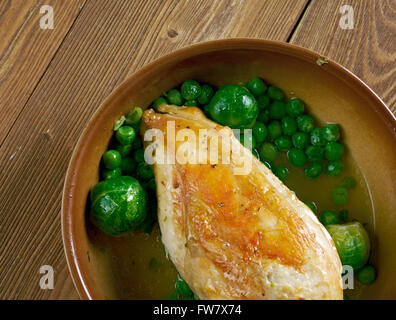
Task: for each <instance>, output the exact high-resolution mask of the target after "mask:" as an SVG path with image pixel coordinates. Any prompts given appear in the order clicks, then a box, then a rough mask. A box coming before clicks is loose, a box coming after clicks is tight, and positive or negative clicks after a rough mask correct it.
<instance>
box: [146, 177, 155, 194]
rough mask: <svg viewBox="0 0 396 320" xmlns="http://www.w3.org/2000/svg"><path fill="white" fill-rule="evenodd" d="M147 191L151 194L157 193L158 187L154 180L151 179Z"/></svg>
mask: <svg viewBox="0 0 396 320" xmlns="http://www.w3.org/2000/svg"><path fill="white" fill-rule="evenodd" d="M147 189H148V190H149V191H151V192H155V191H156V190H157V185H156V183H155V179H154V178H152V179H150V181H149V182H147Z"/></svg>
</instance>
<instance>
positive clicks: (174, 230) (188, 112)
mask: <svg viewBox="0 0 396 320" xmlns="http://www.w3.org/2000/svg"><path fill="white" fill-rule="evenodd" d="M150 129H153V130H150ZM204 129H206V131H205V130H204ZM141 130H142V131H141V134H142V135H144V139H145V140H148V141H145V146H146V147H147V148H146V152H148V151H147V150H149V149H150V148H149V147H150V146H151V151H152V158H155V157H158V158H157V159H156V160H157V161H156V162H155V163H153V169H154V173H155V179H156V184H157V198H158V221H159V226H160V229H161V235H162V241H163V244H164V246H165V249H166V251H167V253H168V255H169V257H170V259H171V260H172V262H173V263H174V265H175V266H176V268H177V271H178V272H179V274H180V275H181V277H182V278H183V279H184V280H185V281H186V282H187V283H188V284H189V286H190V287H191V289H192V290H193V291H194V293H195V294H196V295H198V296H199V298H200V299H256V300H257V299H342V298H343V290H342V278H341V272H342V265H341V262H340V259H339V256H338V254H337V250H336V248H335V245H334V242H333V240H332V239H331V237H330V235H329V234H328V232H327V231H326V229H325V228H324V227H323V225H322V224H321V223H320V222H319V221H318V219H317V217H316V216H315V215H314V214H313V212H312V211H311V210H310V209H309V208H308V207H307V206H306V205H305V204H304V203H303V202H301V201H300V200H299V199H298V198H297V197H296V195H295V194H294V192H292V191H291V190H289V189H288V188H287V187H286V186H285V185H284V184H283V183H282V182H281V181H280V180H279V179H278V178H277V177H276V176H275V175H274V174H273V173H272V172H271V170H269V169H268V168H267V167H266V166H265V165H264V164H262V163H261V162H260V161H259V160H258V159H257V158H256V157H254V156H253V155H252V153H251V152H250V151H249V150H248V149H246V148H244V147H242V146H241V147H240V152H239V154H238V153H236V152H235V153H234V149H233V148H231V151H230V154H231V155H232V156H231V160H230V161H228V162H227V161H225V156H224V153H222V150H223V149H222V147H223V146H224V145H225V142H224V141H231V142H232V144H234V145H235V144H237V145H239V146H240V144H239V141H238V140H237V139H236V138H235V137H234V134H233V132H232V130H231V129H230V128H228V127H223V126H220V125H218V124H217V123H215V122H213V121H211V120H209V119H207V118H206V117H205V115H204V113H203V112H202V111H201V110H200V109H198V108H196V107H176V106H170V105H162V106H160V107H159V108H158V112H155V111H154V110H153V109H148V110H146V111H145V112H144V114H143V118H142V128H141ZM182 130H184V131H185V132H184V133H183V134H182V135H179V133H181V132H182ZM186 130H188V132H187V131H186ZM202 130H203V132H206V133H205V134H204V135H203V137H204V138H203V139H198V138H197V139H195V140H194V139H193V140H191V141H190V143H189V145H188V146H189V149H188V150H187V149H186V148H185V147H186V141H185V140H183V139H181V138H180V136H183V137H188V136H189V134H190V133H192V134H191V136H192V135H193V134H195V136H197V137H198V136H199V133H200V132H201V131H202ZM149 132H151V134H149ZM153 132H157V133H159V135H155V134H153ZM208 132H209V133H208ZM153 136H155V139H154V138H153ZM173 136H175V137H176V138H174V137H173ZM201 136H202V135H201ZM172 137H173V139H172ZM178 138H179V139H178ZM214 138H216V139H214ZM217 138H218V139H217ZM227 139H228V140H227ZM150 140H151V141H150ZM214 140H217V141H221V143H217V144H216V143H212V144H211V142H212V141H214ZM200 145H202V146H204V148H206V150H209V151H214V154H215V155H217V162H216V163H213V162H210V161H208V160H207V159H206V160H207V161H203V160H205V159H204V157H201V158H202V159H200V158H199V157H198V151H199V150H201V151H202V148H200ZM182 147H183V148H184V149H185V150H184V154H185V155H186V154H187V158H188V157H189V156H191V158H188V159H192V158H194V157H195V159H197V158H198V160H197V161H196V162H195V163H194V162H193V161H178V159H179V158H180V157H179V158H178V157H177V156H176V157H173V161H172V157H171V156H169V155H172V154H173V155H174V154H176V155H177V154H178V149H179V148H182ZM186 150H187V151H186ZM161 153H162V158H161V157H160V154H161ZM158 159H162V161H158ZM184 159H185V158H184ZM241 159H242V160H241ZM209 160H211V159H209ZM246 160H249V161H250V167H249V168H248V169H249V171H248V172H247V173H246V172H245V173H243V172H242V173H241V172H239V173H238V172H237V169H238V168H239V169H241V163H246ZM242 171H243V170H242Z"/></svg>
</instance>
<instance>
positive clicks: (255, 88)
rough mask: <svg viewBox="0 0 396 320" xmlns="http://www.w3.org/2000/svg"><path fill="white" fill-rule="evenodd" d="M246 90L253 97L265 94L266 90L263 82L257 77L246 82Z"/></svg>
mask: <svg viewBox="0 0 396 320" xmlns="http://www.w3.org/2000/svg"><path fill="white" fill-rule="evenodd" d="M247 88H248V89H249V91H250V92H251V93H253V95H254V96H255V97H258V96H260V95H262V94H264V93H265V91H266V90H267V85H266V84H265V83H264V81H263V80H261V79H260V78H258V77H257V78H253V79H251V80H250V81H249V82H248V84H247Z"/></svg>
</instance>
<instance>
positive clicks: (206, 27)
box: [0, 0, 306, 299]
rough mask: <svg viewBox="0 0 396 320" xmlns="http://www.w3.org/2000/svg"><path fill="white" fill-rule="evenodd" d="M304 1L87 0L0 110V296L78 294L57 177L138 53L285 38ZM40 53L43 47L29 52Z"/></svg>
mask: <svg viewBox="0 0 396 320" xmlns="http://www.w3.org/2000/svg"><path fill="white" fill-rule="evenodd" d="M305 4H306V1H304V0H298V1H296V0H285V1H278V0H270V1H261V0H245V1H231V0H230V1H212V0H202V1H193V0H191V1H176V0H175V1H143V0H139V1H129V0H123V1H120V0H119V1H104V0H103V1H99V0H91V1H87V3H86V4H85V6H84V8H83V9H82V10H81V12H80V14H79V15H78V18H77V19H76V20H75V21H74V23H73V27H72V28H71V30H70V31H69V32H68V33H67V36H66V37H65V39H64V40H63V42H62V44H61V46H60V47H59V48H58V50H57V51H56V54H55V56H54V57H53V58H49V59H50V61H51V62H50V64H49V66H48V68H47V69H46V71H45V73H44V74H43V75H42V77H41V79H40V81H39V82H38V84H37V85H36V86H35V88H34V90H33V92H32V91H31V89H30V91H29V90H27V92H28V93H30V95H29V94H27V96H28V99H27V100H26V103H21V104H22V105H24V106H23V110H22V111H21V112H20V113H19V116H18V117H17V118H16V120H15V115H16V113H14V112H9V111H8V110H7V111H4V110H3V111H0V114H4V115H7V114H8V113H10V115H8V119H6V120H4V121H5V123H6V124H7V125H8V126H10V125H11V126H12V128H11V130H10V131H9V133H8V135H7V136H6V138H5V140H4V142H3V144H2V146H1V147H0V167H1V170H0V185H1V186H2V191H1V194H0V228H1V229H0V234H1V238H2V241H1V243H0V255H1V256H0V298H3V299H57V298H61V299H75V298H77V297H78V296H77V294H76V292H75V290H74V288H73V284H72V281H71V279H70V276H69V273H68V270H67V266H66V261H65V258H64V253H63V248H62V239H61V232H60V203H61V193H62V186H63V179H64V175H65V171H66V169H67V165H68V162H69V159H70V156H71V152H72V150H73V147H74V145H75V143H76V141H77V139H78V137H79V135H80V133H81V131H82V129H83V127H84V126H85V124H86V123H87V121H88V120H89V118H90V116H91V115H92V113H93V112H94V111H95V110H96V108H97V107H98V106H99V104H100V103H101V102H102V101H103V100H104V98H105V97H106V96H107V95H108V94H109V93H110V92H111V91H112V90H113V88H114V87H115V86H116V85H117V84H119V83H120V82H121V81H122V80H123V79H125V77H127V76H128V75H130V74H131V73H132V72H134V71H135V70H136V69H138V68H139V67H141V66H142V65H144V64H146V63H147V62H149V61H151V60H153V59H155V58H156V57H158V56H161V55H163V54H164V53H167V52H170V51H172V50H174V49H176V48H178V47H181V46H184V45H187V44H190V43H194V42H198V41H203V40H208V39H216V38H225V37H237V36H240V37H246V36H249V37H262V38H271V39H278V40H283V41H285V40H286V39H287V38H288V36H289V34H290V32H291V31H292V30H293V27H294V25H295V24H296V22H297V20H298V18H299V16H300V14H301V12H302V10H303V8H304V7H305ZM285 12H287V15H285ZM40 54H45V53H41V52H39V53H36V54H35V55H32V56H31V57H30V58H29V59H28V61H29V62H30V61H31V63H33V62H34V61H36V59H40V57H41V56H40ZM51 59H52V60H51ZM19 63H20V64H24V63H22V62H19ZM19 68H27V67H26V66H19ZM25 77H29V75H25ZM8 81H9V80H8ZM21 90H22V89H21ZM8 91H10V89H9V90H8ZM8 91H7V90H6V93H7V94H8ZM11 91H12V90H11ZM3 95H5V93H2V94H1V96H3ZM13 119H14V120H15V121H13ZM10 122H14V123H13V124H12V123H11V124H10ZM5 131H7V130H5ZM3 136H4V133H3ZM44 264H49V265H52V266H53V267H54V270H55V289H54V290H40V288H39V279H40V276H41V275H40V274H39V267H40V266H41V265H44Z"/></svg>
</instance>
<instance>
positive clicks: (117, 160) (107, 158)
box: [102, 150, 122, 169]
mask: <svg viewBox="0 0 396 320" xmlns="http://www.w3.org/2000/svg"><path fill="white" fill-rule="evenodd" d="M102 160H103V164H104V166H105V167H106V168H107V169H115V168H118V167H119V166H120V165H121V160H122V157H121V154H120V153H119V152H118V151H117V150H107V151H106V152H105V153H104V154H103V156H102Z"/></svg>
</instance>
